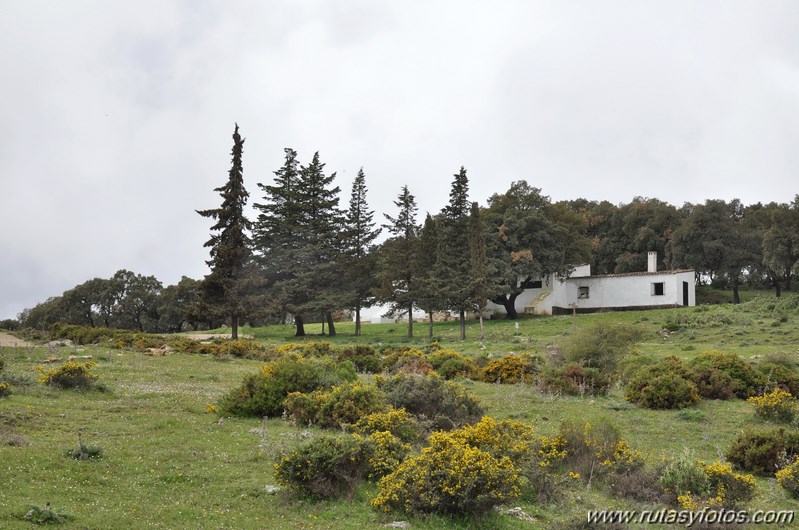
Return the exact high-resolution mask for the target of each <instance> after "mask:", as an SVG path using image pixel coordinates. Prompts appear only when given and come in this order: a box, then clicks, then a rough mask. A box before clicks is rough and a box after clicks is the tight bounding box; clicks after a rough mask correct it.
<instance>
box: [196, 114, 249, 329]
mask: <svg viewBox="0 0 799 530" xmlns="http://www.w3.org/2000/svg"><path fill="white" fill-rule="evenodd" d="M243 151H244V139H243V138H242V137H241V135H239V126H238V124H236V128H235V130H234V131H233V150H232V152H231V154H232V156H233V159H232V163H231V167H230V172H229V174H228V180H227V183H225V185H224V186H222V187H219V188H216V189H215V190H214V191H217V192H219V194H220V195H221V196H222V205H221V206H220V207H219V208H213V209H210V210H197V213H198V214H200V215H201V216H203V217H209V218H211V219H214V220H215V221H216V223H215V224H214V225H213V226H212V227H211V230H212V231H213V232H215V233H213V234H212V235H211V239H209V240H208V241H207V242H206V243H205V246H206V247H209V248H210V249H211V250H210V253H211V259H210V260H209V261H207V262H206V263H208V266H209V267H210V268H211V273H210V274H208V275H207V276H206V277H205V279H204V280H203V283H202V288H201V290H202V293H203V297H204V299H205V300H206V301H207V302H208V304H209V305H210V306H211V307H214V308H218V309H219V310H220V312H223V313H224V314H226V315H228V316H229V317H230V327H231V335H232V338H234V339H237V338H238V327H239V318H240V317H241V316H242V313H243V311H244V307H245V297H246V294H245V293H244V292H242V289H241V283H242V282H243V281H245V279H246V278H247V271H246V269H247V266H248V264H249V261H250V257H251V250H250V238H249V236H248V235H247V231H248V230H250V228H251V223H250V221H249V220H248V219H247V217H246V216H245V215H244V207H245V206H246V204H247V198H248V197H249V194H248V193H247V190H246V189H245V188H244V169H243V167H242V162H241V158H242V153H243Z"/></svg>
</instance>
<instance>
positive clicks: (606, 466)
mask: <svg viewBox="0 0 799 530" xmlns="http://www.w3.org/2000/svg"><path fill="white" fill-rule="evenodd" d="M558 437H559V438H560V439H561V440H563V441H564V443H565V451H566V457H565V462H566V464H567V465H568V466H569V468H570V469H572V470H576V471H578V472H579V474H580V475H581V476H583V477H585V478H587V479H590V478H593V476H602V475H607V474H608V473H628V472H630V471H633V470H635V469H638V468H640V467H642V466H643V465H644V456H643V455H642V454H641V452H640V451H637V450H634V449H633V448H632V447H631V446H630V445H629V444H628V443H627V442H626V441H625V440H623V439H622V438H621V436H620V434H619V431H618V429H616V427H614V426H613V425H612V424H610V423H609V422H607V421H599V422H598V423H596V424H595V425H591V424H590V423H588V422H586V423H583V424H580V423H574V422H570V421H565V422H563V423H561V426H560V434H559V436H558Z"/></svg>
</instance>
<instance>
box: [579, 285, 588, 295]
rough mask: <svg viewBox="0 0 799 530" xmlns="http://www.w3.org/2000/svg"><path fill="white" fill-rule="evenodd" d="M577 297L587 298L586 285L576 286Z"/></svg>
mask: <svg viewBox="0 0 799 530" xmlns="http://www.w3.org/2000/svg"><path fill="white" fill-rule="evenodd" d="M577 298H588V287H578V288H577Z"/></svg>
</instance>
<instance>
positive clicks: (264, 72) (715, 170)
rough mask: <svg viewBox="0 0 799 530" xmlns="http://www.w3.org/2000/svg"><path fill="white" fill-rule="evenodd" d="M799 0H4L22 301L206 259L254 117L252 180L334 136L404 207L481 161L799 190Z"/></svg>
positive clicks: (12, 237)
mask: <svg viewBox="0 0 799 530" xmlns="http://www.w3.org/2000/svg"><path fill="white" fill-rule="evenodd" d="M798 22H799V2H794V1H785V2H777V1H768V0H759V1H754V0H753V1H749V2H740V1H731V0H718V1H701V2H700V1H695V0H690V1H676V0H663V1H657V2H655V1H644V0H631V1H593V0H592V1H563V0H552V1H546V2H542V1H532V0H520V1H509V0H506V1H499V0H498V1H494V2H488V1H482V2H477V1H464V0H453V1H431V0H424V1H422V0H419V1H410V0H402V1H378V0H336V1H322V0H320V1H299V0H291V1H289V0H286V1H267V0H264V1H258V2H255V1H252V2H243V1H222V0H218V1H202V0H191V1H189V0H187V1H183V2H181V1H168V0H157V1H143V0H136V1H127V2H122V1H107V0H102V1H100V0H98V1H78V0H70V1H63V0H52V1H38V0H18V1H17V0H1V1H0V75H1V76H2V81H0V101H2V104H1V105H0V124H2V129H0V135H2V137H1V138H0V176H1V178H2V188H1V189H2V192H1V194H0V222H2V226H1V227H0V318H14V317H16V315H17V313H18V312H19V311H21V310H22V309H23V308H25V307H32V306H33V305H35V304H37V303H39V302H41V301H44V300H45V299H47V298H48V297H49V296H55V295H60V294H61V293H62V292H63V291H64V290H66V289H69V288H71V287H74V286H75V285H77V284H79V283H82V282H84V281H86V280H88V279H91V278H94V277H102V278H108V277H110V276H112V275H113V274H114V272H116V271H117V270H119V269H122V268H125V269H128V270H132V271H134V272H136V273H139V274H146V275H155V276H156V277H157V278H158V279H160V280H161V281H162V282H164V284H165V285H166V284H172V283H176V282H177V281H178V280H179V279H180V277H181V276H182V275H187V276H190V277H193V278H202V277H203V276H204V275H205V274H206V273H207V268H206V266H205V260H206V259H207V258H208V253H207V249H205V248H203V246H202V245H203V243H204V242H205V241H206V240H207V239H208V237H209V234H210V232H209V227H210V221H209V220H208V219H204V218H202V217H200V216H199V215H197V214H196V213H195V210H197V209H206V208H214V207H217V206H218V205H219V203H220V197H219V195H218V194H216V193H215V192H214V191H213V189H214V188H215V187H218V186H220V185H222V184H223V183H224V182H225V180H226V179H227V171H228V169H229V168H230V150H231V147H232V139H231V134H232V132H233V127H234V122H238V124H239V126H240V130H241V133H242V135H243V136H244V137H245V138H246V142H245V145H244V178H245V184H246V186H247V189H248V190H249V191H250V194H251V202H253V201H256V202H257V201H258V199H259V198H260V197H259V194H258V188H257V186H256V183H258V182H261V183H270V182H271V179H272V176H273V175H272V172H273V171H274V170H276V169H277V168H279V167H280V165H281V163H282V160H283V148H284V147H292V148H294V149H296V150H297V151H298V152H299V156H300V159H301V160H302V162H303V163H305V162H307V161H309V160H310V158H311V157H312V155H313V153H314V151H317V150H318V151H319V152H320V156H321V158H322V161H324V162H326V163H327V167H326V169H327V170H328V171H329V172H333V171H336V172H337V173H338V185H339V186H340V187H341V189H342V204H346V202H347V201H348V196H349V190H350V186H351V184H352V179H353V177H354V176H355V175H356V173H357V171H358V169H359V168H360V167H361V166H363V168H364V171H365V173H366V178H367V185H368V187H369V201H370V203H371V205H372V207H373V208H374V209H375V210H376V211H377V212H378V214H379V215H380V216H381V217H382V213H385V212H388V213H394V205H393V203H392V201H393V200H394V199H395V197H396V195H397V194H398V192H399V190H400V187H401V186H402V185H404V184H407V185H408V186H409V187H410V190H411V192H412V193H413V194H414V195H415V196H416V198H417V201H418V204H419V209H420V216H422V215H423V214H424V212H426V211H430V212H436V211H438V210H440V209H441V207H443V206H444V204H445V203H446V202H447V200H448V193H449V187H450V184H451V182H452V175H453V173H455V172H457V171H458V169H459V168H460V166H461V165H464V166H465V167H466V168H467V171H468V176H469V179H470V186H471V198H472V200H476V201H479V202H480V203H481V204H485V201H486V199H487V198H488V197H489V196H490V195H491V194H492V193H496V192H502V191H505V190H506V189H507V188H508V186H509V185H510V183H511V182H512V181H514V180H521V179H525V180H527V181H528V182H529V183H530V184H531V185H533V186H536V187H540V188H541V189H542V190H543V193H544V194H546V195H549V196H550V197H551V198H552V200H561V199H574V198H578V197H585V198H589V199H596V200H609V201H611V202H614V203H622V202H629V201H630V200H631V199H632V198H633V197H635V196H644V197H656V198H659V199H662V200H665V201H668V202H670V203H672V204H675V205H677V206H680V205H682V204H683V203H684V202H703V201H704V200H705V199H708V198H721V199H732V198H735V197H737V198H740V199H741V200H742V201H743V202H744V203H745V204H750V203H754V202H761V201H762V202H770V201H778V202H788V201H790V200H791V199H792V198H793V196H794V194H796V193H797V192H799V186H797V182H799V180H798V179H797V169H799V32H797V23H798Z"/></svg>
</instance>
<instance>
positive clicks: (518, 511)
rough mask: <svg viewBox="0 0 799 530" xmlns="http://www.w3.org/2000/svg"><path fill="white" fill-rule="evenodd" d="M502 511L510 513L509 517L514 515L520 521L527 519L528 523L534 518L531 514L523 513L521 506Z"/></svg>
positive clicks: (506, 513)
mask: <svg viewBox="0 0 799 530" xmlns="http://www.w3.org/2000/svg"><path fill="white" fill-rule="evenodd" d="M504 513H505V515H510V516H511V517H515V518H516V519H519V520H520V521H527V522H529V523H532V522H533V521H535V519H533V518H532V517H531V516H529V515H527V514H526V513H524V511H522V509H521V507H519V506H517V507H516V508H510V509H509V510H506V511H505V512H504Z"/></svg>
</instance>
